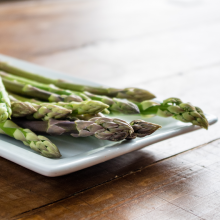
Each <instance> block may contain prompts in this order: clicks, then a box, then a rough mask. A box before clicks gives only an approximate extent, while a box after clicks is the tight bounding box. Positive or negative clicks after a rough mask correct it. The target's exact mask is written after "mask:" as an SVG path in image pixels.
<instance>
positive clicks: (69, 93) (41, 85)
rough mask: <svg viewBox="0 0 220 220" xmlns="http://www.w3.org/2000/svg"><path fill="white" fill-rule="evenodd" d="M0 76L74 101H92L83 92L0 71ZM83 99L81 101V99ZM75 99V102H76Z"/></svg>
mask: <svg viewBox="0 0 220 220" xmlns="http://www.w3.org/2000/svg"><path fill="white" fill-rule="evenodd" d="M0 76H1V77H2V78H4V79H6V80H9V81H14V82H18V83H21V84H25V85H26V84H28V85H31V86H33V87H36V88H38V89H41V90H45V91H48V92H52V93H55V94H58V95H65V96H70V97H73V99H72V101H77V100H79V101H82V100H84V101H85V100H90V98H89V97H88V96H86V95H85V94H84V93H82V92H76V91H70V90H66V89H60V88H58V87H57V86H55V85H53V84H44V83H39V82H36V81H35V80H30V79H26V78H24V77H20V76H15V75H12V74H9V73H5V72H2V71H0ZM79 97H81V99H80V98H79ZM74 98H75V100H74Z"/></svg>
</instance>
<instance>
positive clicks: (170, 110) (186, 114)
mask: <svg viewBox="0 0 220 220" xmlns="http://www.w3.org/2000/svg"><path fill="white" fill-rule="evenodd" d="M138 107H139V109H140V112H141V114H142V115H158V116H161V117H170V116H172V117H173V118H175V119H177V120H179V121H182V122H190V123H192V124H193V125H198V126H200V127H202V128H205V129H208V126H209V124H208V121H207V119H206V117H205V115H204V113H203V111H202V110H201V109H200V108H199V107H195V106H193V105H192V104H190V103H183V102H182V101H181V100H180V99H178V98H168V99H166V100H164V101H163V102H162V103H158V102H155V101H144V102H141V103H139V104H138Z"/></svg>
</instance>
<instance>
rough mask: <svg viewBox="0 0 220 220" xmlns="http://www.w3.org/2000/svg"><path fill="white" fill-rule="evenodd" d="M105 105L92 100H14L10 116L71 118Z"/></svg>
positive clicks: (96, 110)
mask: <svg viewBox="0 0 220 220" xmlns="http://www.w3.org/2000/svg"><path fill="white" fill-rule="evenodd" d="M106 107H108V105H105V104H104V103H102V102H99V101H93V100H89V101H83V102H69V103H64V102H58V103H40V102H39V103H31V102H21V101H15V102H12V116H13V117H24V116H28V115H32V116H33V118H35V119H42V120H49V119H50V118H55V119H63V118H70V119H71V118H72V117H74V118H75V117H76V116H77V115H81V114H97V113H99V112H101V111H103V110H104V109H105V108H106Z"/></svg>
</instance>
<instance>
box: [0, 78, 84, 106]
mask: <svg viewBox="0 0 220 220" xmlns="http://www.w3.org/2000/svg"><path fill="white" fill-rule="evenodd" d="M2 81H3V83H4V85H5V88H6V89H7V90H8V91H11V92H14V93H18V94H20V95H24V96H28V97H34V98H38V99H41V100H44V101H47V102H60V101H64V102H70V101H77V102H81V101H82V99H81V98H80V97H79V96H75V95H70V96H66V95H57V94H55V93H51V92H48V91H45V90H42V89H38V88H36V87H34V86H31V85H29V84H26V85H25V84H22V83H19V82H14V81H10V80H7V79H5V78H3V79H2Z"/></svg>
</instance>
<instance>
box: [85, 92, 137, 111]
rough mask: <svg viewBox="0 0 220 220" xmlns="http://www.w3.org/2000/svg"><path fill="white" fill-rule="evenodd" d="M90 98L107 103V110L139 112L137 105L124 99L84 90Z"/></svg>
mask: <svg viewBox="0 0 220 220" xmlns="http://www.w3.org/2000/svg"><path fill="white" fill-rule="evenodd" d="M84 93H85V94H86V95H87V96H88V97H89V98H91V99H92V100H97V101H100V102H103V103H105V104H107V105H109V110H110V111H111V112H115V113H123V114H139V113H140V111H139V109H138V106H137V105H136V104H134V103H132V102H130V101H128V100H126V99H118V98H110V97H108V96H103V95H102V96H101V95H95V94H92V93H90V92H84Z"/></svg>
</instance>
